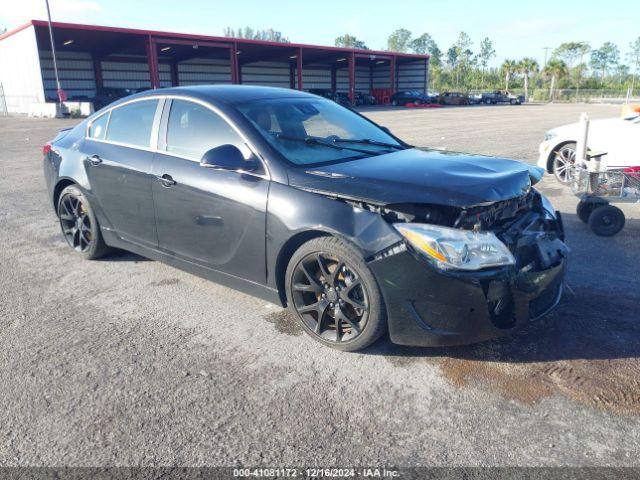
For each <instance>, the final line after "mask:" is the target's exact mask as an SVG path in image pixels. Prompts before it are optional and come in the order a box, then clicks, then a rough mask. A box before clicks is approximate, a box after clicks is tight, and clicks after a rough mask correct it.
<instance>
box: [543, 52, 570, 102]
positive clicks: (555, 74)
mask: <svg viewBox="0 0 640 480" xmlns="http://www.w3.org/2000/svg"><path fill="white" fill-rule="evenodd" d="M542 74H543V75H544V76H545V77H546V78H550V79H551V86H550V88H549V98H550V100H551V101H552V102H553V98H554V93H555V87H556V82H557V81H558V80H559V79H561V78H562V77H565V76H566V75H568V74H569V70H568V69H567V64H566V63H564V61H562V60H560V59H558V58H552V59H551V60H549V61H548V62H547V65H546V67H544V70H543V71H542Z"/></svg>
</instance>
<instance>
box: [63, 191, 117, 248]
mask: <svg viewBox="0 0 640 480" xmlns="http://www.w3.org/2000/svg"><path fill="white" fill-rule="evenodd" d="M56 212H57V214H58V220H59V222H60V229H61V231H62V235H63V236H64V238H65V240H66V241H67V244H68V245H69V246H70V247H71V248H72V249H73V250H74V251H76V252H78V253H79V254H80V255H82V256H83V257H84V258H85V259H87V260H97V259H98V258H101V257H104V256H105V255H106V254H107V253H109V251H110V249H109V247H108V246H107V245H106V244H105V243H104V239H103V238H102V233H101V232H100V225H99V224H98V220H97V219H96V216H95V214H94V213H93V209H92V208H91V205H90V204H89V201H88V200H87V198H86V196H85V195H84V193H82V190H80V189H79V188H78V187H77V186H76V185H69V186H68V187H66V188H65V189H64V190H62V193H61V194H60V198H59V199H58V205H57V209H56Z"/></svg>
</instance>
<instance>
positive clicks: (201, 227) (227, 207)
mask: <svg viewBox="0 0 640 480" xmlns="http://www.w3.org/2000/svg"><path fill="white" fill-rule="evenodd" d="M167 109H168V115H167V114H166V113H165V115H164V116H163V117H168V118H167V120H166V137H165V138H166V145H163V146H161V148H162V147H164V149H163V151H158V153H157V154H156V156H155V158H154V161H153V170H152V173H153V175H154V177H155V181H154V182H153V187H152V190H153V201H154V210H155V214H156V227H157V232H158V243H159V246H160V248H161V249H163V250H165V251H167V252H169V253H171V254H174V255H176V256H177V257H181V258H183V259H187V260H189V261H192V262H194V263H198V264H200V265H205V266H208V267H210V268H213V269H215V270H219V271H222V272H225V273H230V274H232V275H235V276H239V277H242V278H245V279H249V280H253V281H256V282H260V283H264V282H265V280H266V269H265V231H266V229H265V220H266V219H265V216H266V208H267V195H268V193H269V181H268V180H267V179H266V178H265V177H264V176H263V175H262V174H249V173H242V172H230V171H222V170H214V169H211V168H206V167H203V166H201V165H200V159H201V157H202V155H203V154H204V153H205V152H206V151H207V150H209V149H211V148H214V147H217V146H220V145H225V144H231V145H235V146H237V147H238V148H240V150H242V151H243V153H245V156H246V157H247V158H249V156H250V155H251V153H250V150H249V149H248V147H247V146H246V144H245V143H244V141H243V140H242V138H241V137H240V135H239V134H238V133H237V132H236V131H235V130H234V129H233V128H232V127H231V126H230V125H229V124H228V123H227V122H226V121H225V120H224V119H223V118H221V117H220V116H219V115H218V114H217V113H215V112H214V111H212V110H210V109H209V108H208V107H205V106H204V105H201V104H199V103H194V102H190V101H187V100H172V101H171V102H170V103H168V104H167V105H166V106H165V110H167ZM159 150H160V149H159ZM263 173H264V172H263Z"/></svg>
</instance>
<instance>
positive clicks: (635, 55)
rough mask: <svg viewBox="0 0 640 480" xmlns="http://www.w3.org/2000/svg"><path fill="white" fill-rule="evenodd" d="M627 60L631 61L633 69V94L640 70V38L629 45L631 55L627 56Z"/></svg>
mask: <svg viewBox="0 0 640 480" xmlns="http://www.w3.org/2000/svg"><path fill="white" fill-rule="evenodd" d="M627 58H628V59H629V63H630V64H631V67H633V77H632V79H631V93H633V89H634V88H635V86H636V76H637V75H638V70H639V69H640V37H638V38H636V39H635V40H634V41H633V42H631V43H630V44H629V53H628V54H627Z"/></svg>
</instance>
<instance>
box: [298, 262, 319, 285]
mask: <svg viewBox="0 0 640 480" xmlns="http://www.w3.org/2000/svg"><path fill="white" fill-rule="evenodd" d="M298 268H299V269H300V271H301V272H302V273H303V274H304V276H305V277H307V280H309V284H310V285H315V286H316V287H317V288H318V289H319V290H321V289H322V285H320V282H318V280H316V279H315V278H314V277H313V275H311V274H310V273H309V270H307V267H305V265H304V263H302V262H300V264H299V265H298Z"/></svg>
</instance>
